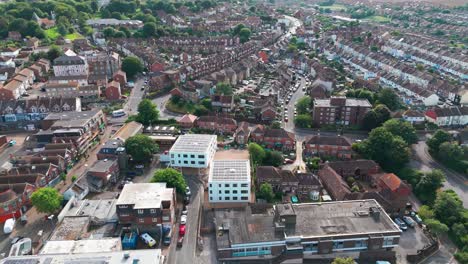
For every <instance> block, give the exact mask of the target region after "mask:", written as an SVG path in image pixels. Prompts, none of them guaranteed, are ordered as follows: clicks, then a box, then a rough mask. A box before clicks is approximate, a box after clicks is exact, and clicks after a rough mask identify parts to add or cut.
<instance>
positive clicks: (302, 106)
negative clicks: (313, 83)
mask: <svg viewBox="0 0 468 264" xmlns="http://www.w3.org/2000/svg"><path fill="white" fill-rule="evenodd" d="M311 104H312V99H311V98H310V96H304V97H302V98H300V99H299V100H297V104H296V109H297V114H299V115H304V114H309V113H310V111H309V107H310V106H311Z"/></svg>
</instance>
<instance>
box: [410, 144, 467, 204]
mask: <svg viewBox="0 0 468 264" xmlns="http://www.w3.org/2000/svg"><path fill="white" fill-rule="evenodd" d="M412 151H413V155H412V158H413V159H412V160H411V162H410V166H411V167H413V168H416V169H419V170H422V171H430V170H433V169H439V170H442V171H443V172H444V173H445V176H446V177H447V178H446V181H445V182H444V187H443V189H444V190H447V189H452V190H454V191H455V192H456V193H457V194H458V196H459V197H460V199H461V200H462V201H463V204H464V205H465V206H467V205H468V180H467V179H466V178H465V177H464V176H463V175H462V174H460V173H458V172H455V171H453V170H450V169H448V168H446V167H445V166H443V165H442V164H440V163H439V162H437V161H435V160H434V159H433V158H432V157H431V155H430V154H429V151H428V148H427V145H426V142H425V141H419V142H418V144H415V145H413V148H412Z"/></svg>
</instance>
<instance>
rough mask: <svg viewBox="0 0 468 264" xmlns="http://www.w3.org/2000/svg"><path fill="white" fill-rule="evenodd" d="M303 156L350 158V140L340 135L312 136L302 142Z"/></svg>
mask: <svg viewBox="0 0 468 264" xmlns="http://www.w3.org/2000/svg"><path fill="white" fill-rule="evenodd" d="M303 153H304V155H305V156H309V157H310V156H319V157H327V156H328V157H337V158H339V159H351V158H352V154H353V153H352V150H351V141H350V140H349V139H348V138H346V137H342V136H322V135H317V136H312V137H311V138H310V139H308V140H306V141H305V142H304V151H303Z"/></svg>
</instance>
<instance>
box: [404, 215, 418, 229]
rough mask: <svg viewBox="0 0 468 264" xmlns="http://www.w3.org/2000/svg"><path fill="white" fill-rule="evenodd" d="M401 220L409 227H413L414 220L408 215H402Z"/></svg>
mask: <svg viewBox="0 0 468 264" xmlns="http://www.w3.org/2000/svg"><path fill="white" fill-rule="evenodd" d="M403 221H404V222H405V224H406V225H407V226H409V227H415V226H416V222H414V220H413V219H412V218H411V217H409V216H403Z"/></svg>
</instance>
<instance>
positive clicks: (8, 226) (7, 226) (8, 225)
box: [3, 218, 15, 234]
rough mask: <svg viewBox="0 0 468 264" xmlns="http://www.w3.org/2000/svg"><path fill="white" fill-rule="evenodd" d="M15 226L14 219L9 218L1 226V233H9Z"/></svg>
mask: <svg viewBox="0 0 468 264" xmlns="http://www.w3.org/2000/svg"><path fill="white" fill-rule="evenodd" d="M14 227H15V219H13V218H10V219H7V220H6V221H5V225H4V226H3V233H5V234H10V233H11V232H12V231H13V228H14Z"/></svg>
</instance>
